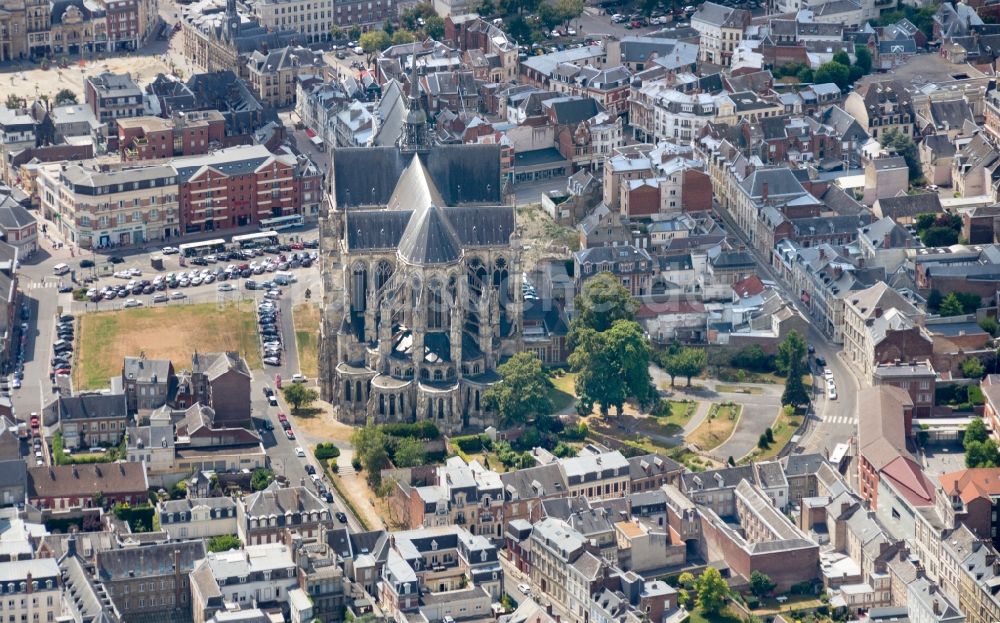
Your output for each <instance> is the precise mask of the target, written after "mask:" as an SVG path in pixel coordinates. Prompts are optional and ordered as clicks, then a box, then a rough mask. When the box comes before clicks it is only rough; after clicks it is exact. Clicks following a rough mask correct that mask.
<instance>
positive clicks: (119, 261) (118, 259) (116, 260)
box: [108, 255, 125, 264]
mask: <svg viewBox="0 0 1000 623" xmlns="http://www.w3.org/2000/svg"><path fill="white" fill-rule="evenodd" d="M108 261H109V262H111V263H112V264H124V263H125V258H124V257H122V256H120V255H112V256H111V257H109V258H108Z"/></svg>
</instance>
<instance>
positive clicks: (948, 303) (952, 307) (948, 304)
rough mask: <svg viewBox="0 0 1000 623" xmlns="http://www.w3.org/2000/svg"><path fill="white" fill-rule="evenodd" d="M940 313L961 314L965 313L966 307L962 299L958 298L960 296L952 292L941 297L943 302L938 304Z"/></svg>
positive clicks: (945, 314) (943, 314)
mask: <svg viewBox="0 0 1000 623" xmlns="http://www.w3.org/2000/svg"><path fill="white" fill-rule="evenodd" d="M938 313H939V314H941V315H942V316H961V315H962V314H964V313H965V308H964V307H963V306H962V301H960V300H959V299H958V296H956V295H955V293H954V292H952V293H950V294H948V296H946V297H944V298H943V299H941V304H940V305H938Z"/></svg>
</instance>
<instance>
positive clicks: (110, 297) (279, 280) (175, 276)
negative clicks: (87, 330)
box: [81, 241, 318, 310]
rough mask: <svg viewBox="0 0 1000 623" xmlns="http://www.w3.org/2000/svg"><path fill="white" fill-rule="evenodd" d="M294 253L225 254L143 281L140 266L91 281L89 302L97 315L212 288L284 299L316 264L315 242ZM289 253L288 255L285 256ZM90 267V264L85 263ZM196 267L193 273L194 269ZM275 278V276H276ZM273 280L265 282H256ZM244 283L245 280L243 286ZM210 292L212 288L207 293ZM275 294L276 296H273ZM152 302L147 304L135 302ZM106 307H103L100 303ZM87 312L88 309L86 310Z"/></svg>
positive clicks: (186, 262) (272, 250) (192, 260)
mask: <svg viewBox="0 0 1000 623" xmlns="http://www.w3.org/2000/svg"><path fill="white" fill-rule="evenodd" d="M295 246H296V247H299V248H298V249H296V250H292V246H291V245H281V246H280V247H277V246H275V247H268V248H267V249H253V250H245V251H232V252H223V253H221V254H218V255H207V256H204V257H197V258H187V259H184V258H181V259H180V260H179V261H180V263H181V266H182V267H185V268H189V270H179V271H174V272H169V273H161V274H157V275H156V276H155V277H152V278H143V276H144V274H145V273H146V272H147V271H145V270H144V269H142V268H139V267H138V266H131V267H128V268H121V269H119V270H117V271H115V272H114V273H113V274H112V275H111V277H109V278H103V279H102V278H97V277H88V278H87V279H85V280H84V281H85V282H89V283H87V286H88V289H87V291H86V294H85V300H86V302H88V303H93V304H94V307H95V309H96V310H100V309H102V308H103V309H109V308H110V309H115V308H116V307H122V308H129V307H140V306H142V305H146V304H158V303H166V302H168V301H171V300H183V299H185V298H187V297H188V295H187V294H186V293H185V291H186V290H195V291H198V292H202V293H204V292H210V291H211V287H214V289H215V290H216V291H217V292H218V293H219V294H220V295H224V294H225V293H229V292H238V291H240V290H251V291H253V290H261V291H263V292H264V293H265V296H268V295H271V296H272V298H277V297H278V296H280V288H281V286H287V285H289V284H291V283H292V282H293V281H296V280H297V278H296V277H295V276H294V274H293V272H292V271H294V270H297V269H300V268H309V267H311V266H312V265H313V262H315V261H316V259H317V253H316V251H313V250H312V249H314V248H315V247H316V246H318V245H317V243H316V242H315V241H311V242H306V243H299V244H296V245H295ZM285 249H287V250H285ZM83 262H86V260H83V261H82V262H81V264H82V263H83ZM191 266H194V267H191ZM272 274H273V275H272ZM264 275H272V276H271V278H269V279H265V280H257V279H254V277H259V276H264ZM240 279H242V280H243V282H242V284H241V283H240ZM206 286H211V287H209V288H206ZM272 292H274V294H273V295H272ZM139 296H148V297H149V298H148V299H144V298H135V297H139ZM102 302H104V303H106V305H103V306H102V305H100V303H102ZM88 309H89V306H88Z"/></svg>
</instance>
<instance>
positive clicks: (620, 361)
mask: <svg viewBox="0 0 1000 623" xmlns="http://www.w3.org/2000/svg"><path fill="white" fill-rule="evenodd" d="M650 353H651V349H650V346H649V341H648V340H647V339H646V336H645V334H644V333H643V330H642V327H640V326H639V324H638V323H637V322H635V321H633V320H617V321H616V322H615V323H614V325H613V326H612V327H611V328H610V329H609V330H607V331H596V330H594V329H591V328H589V327H588V328H584V329H582V330H580V331H579V332H578V338H577V340H576V348H575V349H574V350H573V353H572V354H570V356H569V364H570V367H571V368H572V369H573V371H574V372H578V373H579V374H578V376H577V377H576V393H577V396H578V397H579V399H580V404H579V410H580V412H581V413H589V412H590V411H591V409H592V408H593V406H594V405H595V404H597V405H599V406H600V408H601V412H602V413H604V414H607V413H608V412H609V411H610V409H611V407H615V409H616V411H617V412H618V413H619V414H620V413H621V410H622V407H623V406H624V404H625V400H627V399H628V398H635V399H636V400H638V401H639V402H640V403H643V404H646V403H648V402H649V401H651V400H652V398H653V397H654V396H655V395H656V389H655V388H654V387H653V383H652V380H651V379H650V377H649V356H650Z"/></svg>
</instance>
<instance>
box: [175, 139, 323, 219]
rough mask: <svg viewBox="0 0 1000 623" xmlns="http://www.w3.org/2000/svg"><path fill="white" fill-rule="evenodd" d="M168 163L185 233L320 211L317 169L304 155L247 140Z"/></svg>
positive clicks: (320, 184)
mask: <svg viewBox="0 0 1000 623" xmlns="http://www.w3.org/2000/svg"><path fill="white" fill-rule="evenodd" d="M173 165H174V168H176V169H177V182H178V186H179V197H180V209H181V222H182V223H183V224H184V232H185V233H193V232H200V231H218V230H223V229H228V228H231V227H243V226H246V225H252V224H255V223H259V222H260V221H261V219H266V218H272V217H276V216H290V215H293V214H302V215H305V216H310V215H315V214H317V213H318V212H319V203H320V199H321V195H322V175H321V174H320V172H319V170H318V169H317V168H316V166H315V165H314V164H313V163H312V162H310V161H309V159H308V158H306V157H304V156H301V157H298V158H296V157H295V156H292V155H290V154H282V155H274V154H272V153H271V152H269V151H268V150H267V148H265V147H264V146H263V145H247V146H241V147H232V148H229V149H223V150H220V151H217V152H215V153H212V154H210V155H207V156H195V157H190V158H179V159H177V160H175V161H174V162H173Z"/></svg>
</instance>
